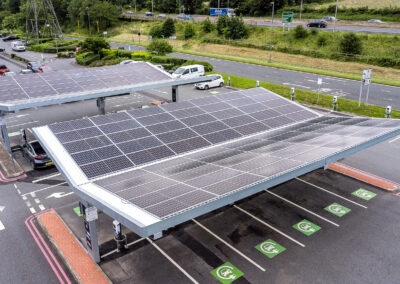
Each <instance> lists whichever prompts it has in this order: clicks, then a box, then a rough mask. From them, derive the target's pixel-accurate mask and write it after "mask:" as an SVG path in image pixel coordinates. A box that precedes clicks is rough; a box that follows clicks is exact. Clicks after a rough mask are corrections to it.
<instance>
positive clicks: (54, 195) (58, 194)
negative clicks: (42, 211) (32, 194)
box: [46, 191, 74, 199]
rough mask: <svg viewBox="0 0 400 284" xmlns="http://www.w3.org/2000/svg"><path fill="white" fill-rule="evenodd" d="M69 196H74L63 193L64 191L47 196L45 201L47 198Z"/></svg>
mask: <svg viewBox="0 0 400 284" xmlns="http://www.w3.org/2000/svg"><path fill="white" fill-rule="evenodd" d="M71 194H74V193H73V192H68V193H64V191H62V192H54V193H53V194H50V195H49V196H47V197H46V199H49V198H63V197H65V196H68V195H71Z"/></svg>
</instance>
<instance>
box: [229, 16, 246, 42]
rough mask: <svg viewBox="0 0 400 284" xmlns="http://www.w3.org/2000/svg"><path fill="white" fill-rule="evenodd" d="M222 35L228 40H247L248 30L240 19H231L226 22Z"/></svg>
mask: <svg viewBox="0 0 400 284" xmlns="http://www.w3.org/2000/svg"><path fill="white" fill-rule="evenodd" d="M224 35H225V37H226V38H230V39H241V38H248V37H249V29H248V28H247V26H246V25H245V24H244V22H243V19H242V17H232V18H230V19H229V20H228V25H227V26H226V28H225V32H224Z"/></svg>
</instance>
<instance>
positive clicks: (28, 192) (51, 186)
mask: <svg viewBox="0 0 400 284" xmlns="http://www.w3.org/2000/svg"><path fill="white" fill-rule="evenodd" d="M63 184H67V182H65V181H64V182H61V183H57V184H54V185H51V186H48V187H45V188H42V189H38V190H35V191H32V192H28V193H24V194H23V195H22V196H25V195H27V194H32V193H36V192H40V191H43V190H46V189H50V188H53V187H56V186H59V185H63Z"/></svg>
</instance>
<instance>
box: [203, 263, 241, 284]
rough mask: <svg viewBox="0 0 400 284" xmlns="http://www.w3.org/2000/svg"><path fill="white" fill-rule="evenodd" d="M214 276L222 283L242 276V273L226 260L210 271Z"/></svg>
mask: <svg viewBox="0 0 400 284" xmlns="http://www.w3.org/2000/svg"><path fill="white" fill-rule="evenodd" d="M210 273H211V274H212V275H213V276H214V277H215V278H217V279H218V280H219V282H221V283H223V284H229V283H232V282H233V281H235V280H236V279H238V278H239V277H241V276H243V275H244V273H243V272H242V271H240V270H239V269H237V268H236V267H235V266H233V265H232V263H230V262H226V263H224V264H222V265H221V266H219V267H217V268H215V269H214V270H212V271H211V272H210Z"/></svg>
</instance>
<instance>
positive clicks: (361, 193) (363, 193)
mask: <svg viewBox="0 0 400 284" xmlns="http://www.w3.org/2000/svg"><path fill="white" fill-rule="evenodd" d="M352 194H353V195H355V196H357V197H359V198H361V199H364V200H370V199H372V198H374V197H375V196H376V194H375V193H373V192H371V191H368V190H365V189H363V188H360V189H357V190H356V191H354V192H353V193H352Z"/></svg>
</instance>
